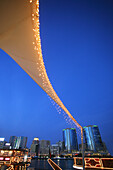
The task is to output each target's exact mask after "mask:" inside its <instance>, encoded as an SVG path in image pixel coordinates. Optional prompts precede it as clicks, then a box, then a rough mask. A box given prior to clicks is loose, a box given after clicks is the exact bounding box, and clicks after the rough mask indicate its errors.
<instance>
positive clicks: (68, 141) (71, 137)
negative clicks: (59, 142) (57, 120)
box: [63, 128, 78, 153]
mask: <svg viewBox="0 0 113 170" xmlns="http://www.w3.org/2000/svg"><path fill="white" fill-rule="evenodd" d="M63 140H64V150H65V151H66V152H68V153H71V152H76V151H78V141H77V134H76V129H75V128H66V129H63Z"/></svg>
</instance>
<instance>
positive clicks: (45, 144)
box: [39, 140, 50, 156]
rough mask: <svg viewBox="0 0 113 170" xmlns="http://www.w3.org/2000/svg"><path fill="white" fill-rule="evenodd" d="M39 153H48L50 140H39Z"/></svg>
mask: <svg viewBox="0 0 113 170" xmlns="http://www.w3.org/2000/svg"><path fill="white" fill-rule="evenodd" d="M39 145H40V149H39V150H40V155H42V156H43V155H48V156H49V154H50V141H49V140H40V143H39Z"/></svg>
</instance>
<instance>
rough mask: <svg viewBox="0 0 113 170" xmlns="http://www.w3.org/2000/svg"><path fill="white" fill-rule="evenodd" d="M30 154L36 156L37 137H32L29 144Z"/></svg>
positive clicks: (37, 149)
mask: <svg viewBox="0 0 113 170" xmlns="http://www.w3.org/2000/svg"><path fill="white" fill-rule="evenodd" d="M30 152H31V155H34V156H38V152H39V138H34V140H33V142H32V144H31V151H30Z"/></svg>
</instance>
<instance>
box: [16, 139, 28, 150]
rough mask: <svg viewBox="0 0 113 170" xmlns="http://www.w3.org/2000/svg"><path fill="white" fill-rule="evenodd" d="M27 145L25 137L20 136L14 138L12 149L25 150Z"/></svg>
mask: <svg viewBox="0 0 113 170" xmlns="http://www.w3.org/2000/svg"><path fill="white" fill-rule="evenodd" d="M26 144H27V137H24V136H20V137H17V138H16V141H15V143H14V149H25V148H26Z"/></svg>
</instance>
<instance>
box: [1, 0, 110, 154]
mask: <svg viewBox="0 0 113 170" xmlns="http://www.w3.org/2000/svg"><path fill="white" fill-rule="evenodd" d="M40 23H41V40H42V51H43V57H44V62H45V66H46V70H47V73H48V76H49V78H50V81H51V83H52V85H53V87H54V89H55V90H56V92H57V94H58V95H59V97H60V99H61V100H62V101H63V103H64V104H65V106H66V107H67V108H68V110H69V111H70V112H71V113H72V115H73V116H74V117H75V119H76V120H77V121H78V122H79V123H80V124H81V125H82V126H86V125H93V124H96V125H98V126H99V129H100V132H101V136H102V139H103V141H105V143H106V145H107V147H108V150H109V151H110V152H111V153H112V154H113V147H112V144H113V47H112V46H113V1H112V0H65V1H64V0H54V1H53V0H40ZM0 113H1V119H0V124H1V126H0V132H1V134H0V136H3V137H6V140H9V137H10V136H11V135H16V136H22V135H23V136H28V146H30V144H31V142H32V140H33V137H39V139H47V140H50V141H51V143H56V142H57V141H58V140H62V129H64V128H67V127H69V126H68V124H66V122H65V120H64V119H63V116H62V115H59V114H58V113H57V111H56V109H55V108H54V106H53V105H52V104H51V102H50V100H49V99H48V97H47V95H46V94H45V92H44V91H43V90H42V89H41V88H40V87H39V86H38V85H37V84H36V83H35V82H34V81H33V80H32V79H31V78H30V77H29V76H28V75H27V74H26V73H25V72H24V71H23V70H22V69H21V68H20V67H19V66H18V65H17V64H16V63H15V62H14V61H13V60H12V59H11V58H10V57H9V56H8V55H7V54H6V53H4V52H3V51H2V50H0Z"/></svg>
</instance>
